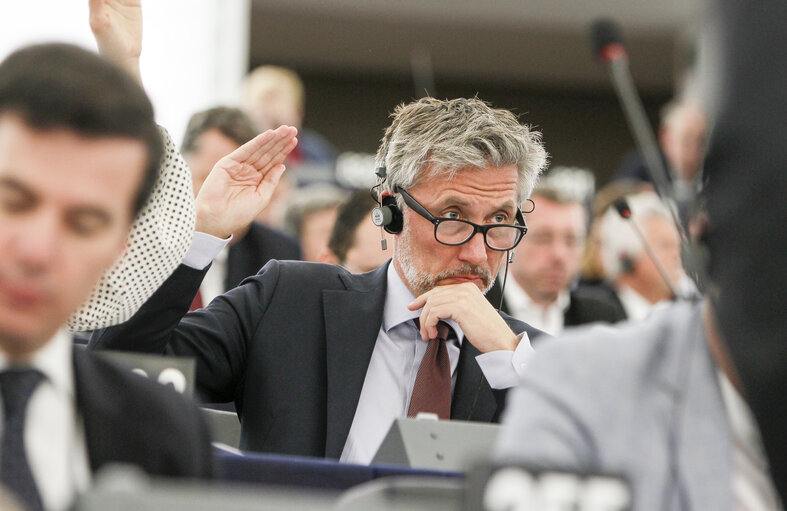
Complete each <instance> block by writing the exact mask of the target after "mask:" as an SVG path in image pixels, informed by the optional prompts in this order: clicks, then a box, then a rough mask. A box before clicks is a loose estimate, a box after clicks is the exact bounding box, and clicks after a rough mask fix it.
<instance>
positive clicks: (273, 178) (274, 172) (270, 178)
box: [257, 163, 286, 191]
mask: <svg viewBox="0 0 787 511" xmlns="http://www.w3.org/2000/svg"><path fill="white" fill-rule="evenodd" d="M285 170H286V167H285V166H284V164H282V163H279V164H278V165H275V166H274V167H272V168H271V169H270V170H269V171H268V172H267V173H266V174H265V178H264V179H263V180H262V181H260V185H259V186H258V187H257V191H259V190H260V188H262V187H263V186H270V187H271V189H273V188H276V185H278V184H279V179H281V176H282V174H284V171H285Z"/></svg>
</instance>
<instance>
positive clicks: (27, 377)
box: [0, 368, 44, 417]
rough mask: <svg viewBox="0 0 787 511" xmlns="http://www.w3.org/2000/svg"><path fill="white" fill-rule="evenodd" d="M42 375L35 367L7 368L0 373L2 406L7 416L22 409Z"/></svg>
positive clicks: (42, 377)
mask: <svg viewBox="0 0 787 511" xmlns="http://www.w3.org/2000/svg"><path fill="white" fill-rule="evenodd" d="M43 379H44V375H43V374H42V373H41V372H40V371H38V370H36V369H29V368H28V369H9V370H6V371H3V372H2V373H0V391H2V393H3V408H4V409H5V413H6V415H7V416H9V417H10V416H13V415H16V414H17V413H19V412H20V411H22V412H23V411H24V410H25V408H26V407H27V401H28V400H29V399H30V396H32V395H33V391H35V389H36V387H37V386H38V384H39V383H41V381H42V380H43Z"/></svg>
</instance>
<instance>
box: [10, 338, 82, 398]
mask: <svg viewBox="0 0 787 511" xmlns="http://www.w3.org/2000/svg"><path fill="white" fill-rule="evenodd" d="M73 342H74V341H73V337H72V336H71V334H69V333H68V332H67V331H66V330H59V331H58V332H57V333H56V334H55V335H54V337H52V339H50V340H49V342H47V343H46V344H44V345H43V346H42V347H41V348H40V349H39V350H38V351H37V352H36V353H35V354H34V355H33V357H32V358H31V359H30V363H29V364H28V366H29V367H32V368H34V369H38V370H39V371H41V372H42V373H43V374H44V376H46V378H47V380H49V382H50V383H51V384H52V385H53V386H54V387H55V388H56V389H57V390H59V391H63V392H65V393H66V394H67V395H69V396H73V395H74V366H73V352H72V350H73ZM9 365H10V363H9V361H8V357H6V355H5V353H2V352H0V370H4V369H6V368H8V367H9Z"/></svg>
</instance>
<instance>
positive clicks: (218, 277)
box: [181, 107, 301, 308]
mask: <svg viewBox="0 0 787 511" xmlns="http://www.w3.org/2000/svg"><path fill="white" fill-rule="evenodd" d="M258 132H259V131H258V130H257V128H256V126H254V125H253V123H252V122H251V119H249V117H248V116H247V115H246V114H245V113H243V112H242V111H241V110H238V109H236V108H228V107H216V108H211V109H208V110H204V111H202V112H198V113H196V114H194V115H193V116H192V117H191V119H190V120H189V123H188V126H187V127H186V133H185V135H184V136H183V143H182V144H181V153H182V154H183V158H184V159H185V160H186V163H188V165H189V169H190V170H191V175H192V180H193V183H194V195H195V196H196V195H197V194H198V193H199V191H200V189H201V188H202V184H203V183H204V182H205V178H207V177H208V174H210V171H211V169H213V166H214V165H216V162H218V161H219V160H220V159H221V158H222V157H224V156H226V155H228V154H230V153H231V152H233V151H234V150H235V149H237V148H238V147H240V146H241V145H243V144H245V143H246V142H248V141H249V140H251V139H253V138H254V137H255V136H256V135H257V134H258ZM300 258H301V250H300V246H299V244H298V242H297V241H295V240H294V239H293V238H291V237H289V236H287V235H285V234H284V233H282V232H280V231H278V230H276V229H273V228H271V227H268V226H265V225H261V224H258V223H256V222H252V223H251V224H249V225H248V226H247V227H246V228H244V229H242V230H240V231H238V232H235V233H233V239H232V242H231V243H230V245H229V247H226V248H225V249H224V250H222V251H221V252H220V253H219V255H218V256H216V258H215V259H214V261H213V265H212V266H211V268H210V270H209V271H208V273H207V275H205V278H204V279H203V281H202V285H201V286H200V292H199V294H198V295H197V297H196V298H195V303H194V304H193V308H200V307H202V306H204V305H207V304H208V303H210V301H211V300H212V299H213V298H215V297H216V296H218V295H220V294H222V293H223V292H224V291H227V290H228V289H232V288H233V287H235V286H237V285H238V284H240V282H241V280H243V279H244V278H246V277H248V276H251V275H254V274H256V273H257V272H258V271H259V270H260V268H262V267H263V266H264V265H265V263H267V262H268V261H269V260H271V259H293V260H298V259H300Z"/></svg>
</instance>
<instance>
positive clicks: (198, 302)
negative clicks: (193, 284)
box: [189, 289, 205, 312]
mask: <svg viewBox="0 0 787 511" xmlns="http://www.w3.org/2000/svg"><path fill="white" fill-rule="evenodd" d="M204 306H205V305H204V304H203V303H202V290H201V289H198V290H197V294H196V295H194V300H192V302H191V307H189V312H191V311H195V310H197V309H201V308H203V307H204Z"/></svg>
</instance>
